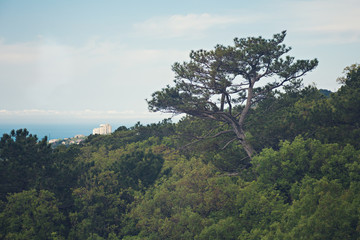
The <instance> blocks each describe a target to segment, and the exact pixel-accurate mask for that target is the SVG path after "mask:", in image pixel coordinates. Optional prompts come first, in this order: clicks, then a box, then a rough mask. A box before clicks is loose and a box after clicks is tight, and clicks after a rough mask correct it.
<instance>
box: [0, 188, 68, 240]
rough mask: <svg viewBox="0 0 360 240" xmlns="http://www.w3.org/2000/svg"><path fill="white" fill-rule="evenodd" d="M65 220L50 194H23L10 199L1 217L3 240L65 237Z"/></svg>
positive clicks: (44, 192) (17, 194) (12, 195)
mask: <svg viewBox="0 0 360 240" xmlns="http://www.w3.org/2000/svg"><path fill="white" fill-rule="evenodd" d="M63 222H64V216H63V214H62V213H61V212H60V211H59V209H58V203H57V201H56V199H55V197H54V194H52V193H51V192H49V191H46V190H40V191H39V192H38V191H36V190H29V191H22V192H20V193H14V194H11V195H9V196H8V197H7V203H6V204H5V206H4V209H3V210H2V212H1V213H0V224H1V228H0V229H1V238H2V239H9V240H10V239H11V240H15V239H19V240H20V239H52V236H55V235H56V236H58V239H59V238H60V239H61V237H60V236H61V234H63V233H64V225H63Z"/></svg>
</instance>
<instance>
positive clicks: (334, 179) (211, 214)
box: [0, 65, 360, 240]
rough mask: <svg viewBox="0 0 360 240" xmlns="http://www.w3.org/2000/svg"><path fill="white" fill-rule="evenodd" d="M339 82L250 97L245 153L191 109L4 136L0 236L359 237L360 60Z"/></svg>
mask: <svg viewBox="0 0 360 240" xmlns="http://www.w3.org/2000/svg"><path fill="white" fill-rule="evenodd" d="M336 77H337V76H334V80H335V79H336ZM339 83H340V84H341V87H340V88H339V89H338V90H337V91H336V92H334V93H330V94H329V92H328V91H324V90H319V89H317V88H316V87H314V86H302V84H301V82H299V81H296V82H293V84H290V85H288V86H287V87H285V88H284V90H283V91H272V92H269V93H268V95H267V97H266V98H263V99H261V101H257V103H256V105H254V106H253V107H251V108H250V109H249V110H248V111H249V113H248V116H247V118H246V119H245V120H244V123H243V124H244V129H246V132H245V134H246V139H247V141H248V142H249V144H251V146H252V147H253V149H254V155H253V156H252V158H251V159H250V158H248V154H247V152H246V151H245V150H244V146H243V145H242V144H241V143H240V142H238V141H231V140H232V138H233V135H232V134H222V135H218V136H217V138H212V137H209V136H214V135H217V133H219V132H222V131H228V130H229V129H228V128H227V126H226V125H224V124H223V123H222V122H221V121H213V120H211V119H201V118H196V117H193V116H189V115H188V116H186V117H184V118H183V119H181V120H180V121H179V122H177V123H172V122H171V120H164V121H162V122H159V123H157V124H155V123H154V124H150V125H146V126H144V125H142V124H140V123H137V124H136V125H135V126H133V127H131V128H127V127H119V128H118V129H117V130H116V131H115V132H114V133H112V134H111V135H91V136H89V137H88V138H87V140H86V141H85V142H83V143H82V144H80V145H71V146H69V147H66V146H58V147H56V148H55V149H53V148H51V147H50V146H49V145H48V144H47V139H46V138H45V139H42V140H39V139H38V138H37V137H36V136H34V135H31V134H30V133H29V132H28V131H27V130H26V129H19V130H16V131H12V132H11V133H9V134H4V135H3V136H2V137H1V139H0V190H1V191H0V239H11V240H13V239H53V240H55V239H57V240H59V239H80V240H90V239H98V240H100V239H111V240H115V239H124V240H135V239H149V240H150V239H154V240H155V239H199V240H200V239H204V240H205V239H206V240H207V239H254V240H255V239H284V240H285V239H359V238H360V212H359V211H360V175H359V173H360V142H359V139H360V122H359V117H360V108H359V107H358V106H360V65H352V66H350V67H347V68H346V69H345V71H344V76H341V77H340V78H339ZM220 101H221V100H220ZM240 110H241V109H240ZM224 111H225V108H224ZM234 111H235V110H234ZM209 129H216V131H213V132H211V131H209ZM189 142H191V143H192V144H188V143H189ZM224 143H227V144H226V145H227V147H226V148H223V147H224Z"/></svg>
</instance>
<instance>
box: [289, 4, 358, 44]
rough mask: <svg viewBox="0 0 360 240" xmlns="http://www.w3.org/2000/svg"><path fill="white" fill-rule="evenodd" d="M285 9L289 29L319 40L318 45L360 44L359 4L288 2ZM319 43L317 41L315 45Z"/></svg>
mask: <svg viewBox="0 0 360 240" xmlns="http://www.w3.org/2000/svg"><path fill="white" fill-rule="evenodd" d="M284 4H285V6H286V7H285V8H287V9H288V14H285V18H286V19H290V21H289V26H290V28H291V29H292V30H295V31H298V32H300V33H305V34H312V35H316V36H318V37H317V38H313V41H314V42H317V43H318V44H321V43H322V44H324V43H335V44H336V43H354V42H359V41H360V25H359V22H360V14H359V12H360V2H359V1H358V0H343V1H337V0H326V1H325V0H315V1H290V2H286V3H284ZM316 39H318V41H316Z"/></svg>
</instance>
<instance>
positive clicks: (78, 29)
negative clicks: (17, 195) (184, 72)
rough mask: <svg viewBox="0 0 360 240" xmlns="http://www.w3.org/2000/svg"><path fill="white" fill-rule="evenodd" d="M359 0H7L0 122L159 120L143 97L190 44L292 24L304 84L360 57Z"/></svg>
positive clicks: (0, 35)
mask: <svg viewBox="0 0 360 240" xmlns="http://www.w3.org/2000/svg"><path fill="white" fill-rule="evenodd" d="M359 12H360V2H359V1H358V0H342V1H335V0H316V1H314V0H304V1H297V0H287V1H285V0H275V1H256V0H254V1H239V0H237V1H226V0H225V1H209V0H207V1H196V0H184V1H140V0H138V1H131V2H130V1H109V0H108V1H89V0H87V1H85V0H84V1H51V0H49V1H40V0H38V1H35V0H23V1H21V0H15V1H10V0H0V123H12V122H17V123H42V122H55V123H57V122H59V123H65V122H67V123H79V122H118V123H119V124H123V123H129V122H133V123H135V122H136V121H138V120H139V121H142V122H157V121H159V120H161V119H163V118H165V117H167V116H166V115H160V114H154V113H149V112H148V110H147V104H146V102H145V99H146V98H150V96H151V93H152V92H154V91H156V90H160V89H161V88H162V87H164V86H165V85H167V84H171V83H172V80H173V74H172V72H171V65H172V64H173V63H174V62H176V61H184V60H187V59H188V54H189V52H190V50H197V49H200V48H203V49H211V48H213V47H214V46H215V45H216V44H218V43H219V44H224V45H229V44H231V43H232V40H233V38H235V37H248V36H260V35H261V36H263V37H265V38H270V37H272V35H273V34H274V33H279V32H281V31H282V30H287V32H288V35H287V37H286V39H285V44H287V45H288V46H291V47H292V48H293V50H292V51H291V52H290V55H292V56H295V57H296V58H297V59H313V58H318V59H319V61H320V64H319V66H318V68H317V69H316V70H314V71H313V72H311V73H309V74H308V75H306V76H305V77H304V82H305V83H306V84H312V83H315V84H316V86H317V87H318V88H326V89H329V90H332V91H334V90H336V89H337V88H338V87H339V85H338V84H337V82H336V78H337V77H339V76H341V75H342V70H343V69H344V67H346V66H348V65H351V64H353V63H356V62H357V63H359V62H360V61H359V53H360V25H359V22H360V14H359Z"/></svg>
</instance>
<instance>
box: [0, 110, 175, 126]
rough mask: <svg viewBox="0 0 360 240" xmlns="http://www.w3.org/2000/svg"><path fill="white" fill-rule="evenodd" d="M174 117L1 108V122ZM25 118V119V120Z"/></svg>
mask: <svg viewBox="0 0 360 240" xmlns="http://www.w3.org/2000/svg"><path fill="white" fill-rule="evenodd" d="M169 117H172V115H171V114H161V113H150V112H148V111H143V112H140V111H131V110H128V111H117V110H108V111H106V110H104V111H101V110H92V109H85V110H77V111H75V110H72V111H59V110H44V109H24V110H7V109H0V119H1V121H0V123H9V122H8V121H7V120H9V119H16V120H15V122H22V121H24V122H25V123H29V122H32V121H34V122H38V121H39V120H42V122H47V123H63V121H64V120H67V121H68V120H71V121H72V122H91V121H110V122H116V121H118V122H123V121H126V120H133V121H143V120H145V121H149V120H150V121H160V120H162V119H164V118H169ZM24 119H25V120H24Z"/></svg>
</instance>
